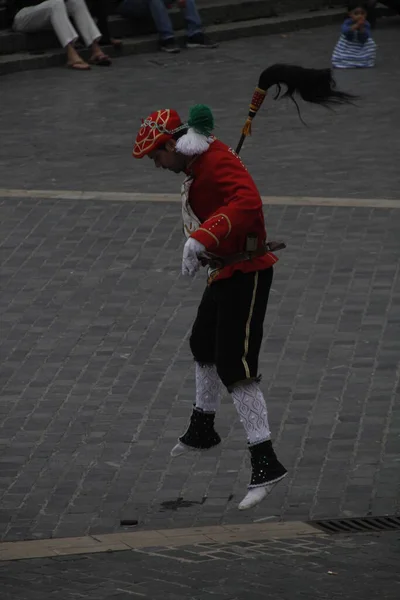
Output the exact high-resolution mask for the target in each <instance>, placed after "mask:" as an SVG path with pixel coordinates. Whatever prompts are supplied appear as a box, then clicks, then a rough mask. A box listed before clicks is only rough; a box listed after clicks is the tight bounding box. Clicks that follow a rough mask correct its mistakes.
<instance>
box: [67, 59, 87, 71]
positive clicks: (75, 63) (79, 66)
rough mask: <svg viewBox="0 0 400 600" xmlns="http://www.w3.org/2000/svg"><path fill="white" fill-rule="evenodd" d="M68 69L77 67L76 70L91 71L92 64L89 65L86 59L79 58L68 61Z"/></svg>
mask: <svg viewBox="0 0 400 600" xmlns="http://www.w3.org/2000/svg"><path fill="white" fill-rule="evenodd" d="M67 67H68V69H75V70H76V71H90V65H88V64H87V63H86V62H85V61H84V60H82V59H81V58H78V60H76V61H73V62H70V61H68V62H67Z"/></svg>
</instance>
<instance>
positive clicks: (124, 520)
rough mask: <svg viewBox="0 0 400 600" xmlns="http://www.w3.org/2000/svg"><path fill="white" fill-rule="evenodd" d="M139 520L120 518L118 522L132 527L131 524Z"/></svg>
mask: <svg viewBox="0 0 400 600" xmlns="http://www.w3.org/2000/svg"><path fill="white" fill-rule="evenodd" d="M138 523H139V521H137V520H136V519H121V521H120V522H119V524H120V525H121V527H132V526H133V525H138Z"/></svg>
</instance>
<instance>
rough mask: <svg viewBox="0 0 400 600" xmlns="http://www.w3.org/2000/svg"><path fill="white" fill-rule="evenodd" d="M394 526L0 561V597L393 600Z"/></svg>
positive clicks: (396, 581) (399, 580) (397, 582)
mask: <svg viewBox="0 0 400 600" xmlns="http://www.w3.org/2000/svg"><path fill="white" fill-rule="evenodd" d="M398 542H399V534H398V533H391V534H388V533H386V534H382V535H368V536H357V537H341V536H339V537H326V538H309V537H305V538H296V539H292V540H290V539H288V540H272V541H271V540H268V541H258V542H242V543H236V544H200V545H193V546H189V547H186V548H180V549H177V550H169V549H167V548H154V549H152V550H148V551H132V552H115V553H109V554H100V555H99V554H94V555H90V554H88V555H86V556H80V557H61V558H49V559H44V560H34V559H33V560H28V561H15V562H6V563H4V562H3V563H0V582H1V587H2V600H14V599H15V598H18V600H36V599H38V600H39V599H42V598H55V597H59V598H60V597H61V598H62V599H63V600H76V599H78V598H82V599H91V598H93V599H95V600H130V599H131V598H149V599H150V598H151V599H152V600H158V599H161V598H162V599H167V600H178V599H179V600H181V599H182V598H185V599H187V600H208V599H209V598H212V599H213V600H243V599H244V598H249V599H250V600H265V598H270V597H273V598H274V599H276V600H301V599H303V598H308V599H309V600H328V599H329V600H336V599H339V598H346V599H350V598H351V599H352V600H365V598H370V599H371V600H397V598H398V595H399V589H400V576H399V571H398V561H399V545H398Z"/></svg>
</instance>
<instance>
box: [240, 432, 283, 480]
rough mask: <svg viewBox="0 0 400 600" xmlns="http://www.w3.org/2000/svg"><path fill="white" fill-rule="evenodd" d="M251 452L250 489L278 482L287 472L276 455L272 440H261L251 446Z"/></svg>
mask: <svg viewBox="0 0 400 600" xmlns="http://www.w3.org/2000/svg"><path fill="white" fill-rule="evenodd" d="M249 450H250V454H251V481H250V485H249V489H251V488H256V487H263V486H266V485H269V484H270V483H275V482H278V481H279V480H280V479H283V478H284V477H285V475H286V473H287V471H286V469H285V467H284V466H283V465H281V463H280V462H279V460H278V459H277V457H276V454H275V452H274V449H273V447H272V442H271V441H270V440H269V441H267V442H261V444H254V445H253V446H250V447H249Z"/></svg>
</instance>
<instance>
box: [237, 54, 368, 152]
mask: <svg viewBox="0 0 400 600" xmlns="http://www.w3.org/2000/svg"><path fill="white" fill-rule="evenodd" d="M273 85H276V86H277V92H276V94H275V96H274V100H277V99H278V98H290V99H291V100H292V101H293V102H294V104H295V105H296V109H297V113H298V115H299V117H300V119H301V114H300V108H299V105H298V104H297V101H296V98H295V95H296V94H298V95H299V96H300V97H301V98H302V99H303V100H304V101H305V102H312V103H314V104H320V105H321V106H325V107H326V108H332V106H336V105H338V104H354V101H355V100H356V99H357V96H354V95H353V94H347V93H346V92H341V91H340V90H337V89H336V81H335V80H334V78H333V75H332V71H331V69H305V68H304V67H299V66H296V65H286V64H275V65H271V66H270V67H268V68H267V69H265V70H264V71H263V72H262V73H261V75H260V78H259V80H258V86H257V88H256V89H255V91H254V94H253V98H252V101H251V103H250V109H249V114H248V117H247V119H246V122H245V124H244V127H243V129H242V136H241V138H240V141H239V144H238V147H237V149H236V152H237V153H238V154H239V152H240V150H241V148H242V145H243V142H244V140H245V138H246V137H247V136H248V135H251V123H252V121H253V119H254V117H255V116H256V114H257V112H258V111H259V109H260V107H261V105H262V103H263V101H264V99H265V96H266V94H267V91H268V90H269V89H270V88H271V87H272V86H273ZM282 86H286V91H285V92H284V93H283V94H282ZM301 120H302V119H301Z"/></svg>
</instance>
